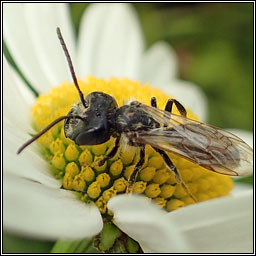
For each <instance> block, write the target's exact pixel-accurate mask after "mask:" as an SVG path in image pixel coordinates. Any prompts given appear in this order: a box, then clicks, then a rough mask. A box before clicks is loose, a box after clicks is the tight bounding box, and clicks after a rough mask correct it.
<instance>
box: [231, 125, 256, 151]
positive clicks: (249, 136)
mask: <svg viewBox="0 0 256 256" xmlns="http://www.w3.org/2000/svg"><path fill="white" fill-rule="evenodd" d="M227 130H228V131H230V132H232V133H234V134H235V135H236V136H238V137H239V138H241V139H242V140H243V141H244V142H246V143H247V144H248V145H249V146H250V147H252V148H253V133H252V132H249V131H245V130H239V129H227Z"/></svg>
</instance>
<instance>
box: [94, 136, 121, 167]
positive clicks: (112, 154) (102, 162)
mask: <svg viewBox="0 0 256 256" xmlns="http://www.w3.org/2000/svg"><path fill="white" fill-rule="evenodd" d="M120 138H121V137H120V136H118V137H116V141H115V146H114V147H113V148H112V150H111V151H110V152H109V153H108V154H107V155H105V157H104V158H103V159H101V160H100V161H99V162H98V166H102V165H103V164H105V162H106V161H107V160H108V159H110V158H112V157H114V155H115V154H116V152H117V150H118V148H119V144H120Z"/></svg>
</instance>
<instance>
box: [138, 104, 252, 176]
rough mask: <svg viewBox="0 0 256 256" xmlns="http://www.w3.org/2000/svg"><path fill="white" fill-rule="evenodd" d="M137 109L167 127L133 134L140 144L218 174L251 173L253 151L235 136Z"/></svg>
mask: <svg viewBox="0 0 256 256" xmlns="http://www.w3.org/2000/svg"><path fill="white" fill-rule="evenodd" d="M138 107H139V108H142V109H143V110H144V111H146V112H147V113H148V114H150V115H151V116H152V117H153V118H154V119H155V120H156V121H157V122H159V123H160V125H162V126H164V125H165V126H166V127H160V128H156V129H152V130H148V131H138V132H136V133H137V138H136V140H137V141H138V142H139V143H142V144H149V145H151V146H153V147H156V148H159V149H162V150H165V151H169V152H172V153H175V154H177V155H180V156H181V157H184V158H186V159H188V160H190V161H192V162H194V163H197V164H199V165H200V166H202V167H204V168H207V169H209V170H211V171H215V172H218V173H221V174H226V175H233V176H243V175H248V174H251V173H252V169H253V151H252V148H251V147H250V146H248V145H247V144H246V143H245V142H244V141H243V140H241V139H240V138H239V137H237V136H235V135H234V134H232V133H230V132H228V131H225V130H222V129H220V128H217V127H214V126H211V125H207V124H205V123H202V122H198V121H195V120H192V119H189V118H186V117H182V116H178V115H175V114H171V113H169V112H166V111H163V110H160V109H157V108H153V107H150V106H147V105H144V104H142V103H139V106H138Z"/></svg>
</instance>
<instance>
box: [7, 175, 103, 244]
mask: <svg viewBox="0 0 256 256" xmlns="http://www.w3.org/2000/svg"><path fill="white" fill-rule="evenodd" d="M3 195H4V198H3V202H4V203H3V209H4V211H3V222H4V229H6V230H7V231H9V232H15V233H18V234H21V235H26V236H30V237H33V238H35V237H36V238H43V239H52V240H56V239H80V238H85V237H92V236H94V235H96V234H97V233H99V232H100V231H101V229H102V226H103V223H102V219H101V215H100V213H99V210H98V208H97V207H95V206H92V205H87V204H85V203H83V202H81V201H79V200H78V199H77V197H76V196H75V195H74V194H73V193H72V192H70V191H67V190H62V189H52V188H48V187H46V186H44V185H41V184H38V183H35V182H31V181H28V180H26V179H21V178H15V177H11V176H9V175H8V176H7V177H6V176H5V175H4V194H3Z"/></svg>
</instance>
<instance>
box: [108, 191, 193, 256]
mask: <svg viewBox="0 0 256 256" xmlns="http://www.w3.org/2000/svg"><path fill="white" fill-rule="evenodd" d="M108 208H109V209H110V210H111V211H113V212H114V223H115V224H116V225H117V226H118V227H119V228H120V229H121V230H123V231H124V232H125V233H127V234H128V235H129V236H130V237H132V238H133V239H134V240H136V241H138V242H139V243H140V246H141V247H142V249H143V251H144V252H145V253H164V252H165V253H167V252H169V253H177V252H188V251H189V247H188V244H187V243H186V241H185V240H184V238H183V237H182V235H181V234H180V232H179V230H178V229H177V226H175V223H173V222H171V221H168V218H167V214H166V213H165V212H164V211H162V210H160V209H159V208H158V207H157V206H156V205H153V204H152V203H150V202H148V201H147V200H146V199H145V198H141V197H138V196H137V197H136V196H129V195H120V196H116V197H114V198H112V199H111V200H110V201H109V203H108Z"/></svg>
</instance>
